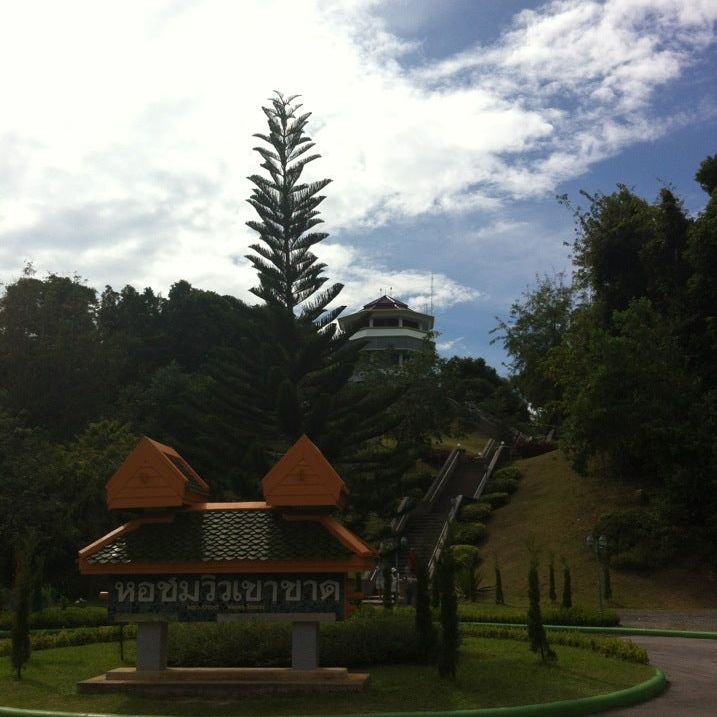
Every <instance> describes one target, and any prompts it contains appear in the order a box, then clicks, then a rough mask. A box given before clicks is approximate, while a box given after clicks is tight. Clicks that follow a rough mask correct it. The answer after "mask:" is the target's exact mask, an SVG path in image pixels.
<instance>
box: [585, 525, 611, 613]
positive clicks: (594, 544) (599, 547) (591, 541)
mask: <svg viewBox="0 0 717 717" xmlns="http://www.w3.org/2000/svg"><path fill="white" fill-rule="evenodd" d="M585 542H586V543H587V545H588V546H589V547H591V548H593V550H594V551H595V561H596V562H597V569H598V604H599V605H600V612H602V609H603V605H602V570H601V569H600V568H601V563H600V551H602V552H603V553H604V552H605V550H606V549H607V538H606V537H605V536H604V535H601V536H600V537H599V538H598V539H597V540H596V539H595V537H594V536H593V534H592V533H590V534H588V537H587V538H585Z"/></svg>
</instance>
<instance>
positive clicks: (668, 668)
mask: <svg viewBox="0 0 717 717" xmlns="http://www.w3.org/2000/svg"><path fill="white" fill-rule="evenodd" d="M629 639H630V640H631V641H632V642H634V643H635V644H636V645H640V646H641V647H644V648H645V649H646V650H647V651H648V653H649V655H650V662H651V663H652V664H653V665H655V667H659V668H660V669H661V670H662V671H663V672H664V673H665V675H666V677H667V679H668V681H669V683H670V685H669V687H668V688H667V690H666V691H665V692H664V693H663V694H662V695H661V696H660V697H657V698H656V699H654V700H650V701H649V702H645V703H644V704H642V705H636V706H635V707H628V708H626V709H619V710H611V711H609V712H607V713H605V714H607V715H609V717H622V716H625V717H628V716H632V715H634V716H635V717H641V716H642V715H644V716H645V717H647V716H648V715H649V717H714V715H715V714H717V640H696V639H692V638H686V637H643V636H637V635H636V636H634V637H631V638H629Z"/></svg>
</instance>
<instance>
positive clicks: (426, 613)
mask: <svg viewBox="0 0 717 717" xmlns="http://www.w3.org/2000/svg"><path fill="white" fill-rule="evenodd" d="M428 593H429V591H428V566H427V565H426V561H425V560H419V561H418V564H417V565H416V636H417V639H418V651H419V654H420V655H421V658H422V659H423V661H425V662H430V661H432V660H433V659H434V657H435V653H434V651H435V649H436V628H435V626H434V624H433V614H432V613H431V600H430V596H429V594H428Z"/></svg>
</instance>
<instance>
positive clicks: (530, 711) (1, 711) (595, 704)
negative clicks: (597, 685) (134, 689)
mask: <svg viewBox="0 0 717 717" xmlns="http://www.w3.org/2000/svg"><path fill="white" fill-rule="evenodd" d="M666 687H667V680H666V679H665V675H664V674H663V673H662V672H660V670H655V675H654V677H651V678H650V679H649V680H646V681H645V682H641V683H640V684H638V685H634V686H633V687H628V688H626V689H624V690H619V691H618V692H608V693H607V694H604V695H595V696H593V697H583V698H581V699H578V700H562V701H560V702H546V703H543V704H537V705H518V706H515V707H487V708H484V709H475V710H453V711H447V712H376V713H367V714H361V713H354V714H342V715H321V716H320V717H578V716H579V715H592V714H597V713H599V712H604V711H605V710H609V709H614V708H616V707H630V706H632V705H636V704H639V703H641V702H646V701H647V700H651V699H653V698H654V697H657V696H658V695H660V694H662V692H663V691H664V690H665V688H666ZM0 717H130V716H128V715H107V714H104V715H103V714H97V713H90V712H81V713H78V712H50V711H47V710H26V709H19V708H14V707H0ZM135 717H142V716H141V715H136V716H135ZM153 717H158V716H157V715H154V716H153ZM307 717H310V716H308V715H307ZM313 717H319V715H314V716H313Z"/></svg>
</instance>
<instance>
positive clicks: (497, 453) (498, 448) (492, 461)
mask: <svg viewBox="0 0 717 717" xmlns="http://www.w3.org/2000/svg"><path fill="white" fill-rule="evenodd" d="M493 443H494V445H493V446H491V447H490V448H491V451H492V454H491V453H488V452H487V450H486V452H485V457H486V460H489V463H488V467H487V468H486V469H485V473H483V477H482V478H481V479H480V483H478V487H477V488H476V489H475V492H474V493H473V498H474V499H477V498H480V496H481V493H482V492H483V489H484V488H485V484H486V483H487V482H488V481H489V480H490V477H491V475H493V471H494V470H495V467H496V466H497V465H498V461H499V460H500V457H501V454H502V453H503V451H504V450H506V448H507V446H506V445H505V444H504V443H501V444H500V445H498V443H497V442H496V441H493ZM487 448H488V446H486V449H487Z"/></svg>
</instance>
